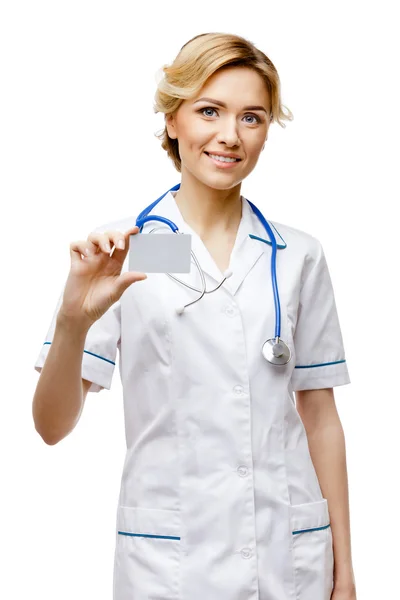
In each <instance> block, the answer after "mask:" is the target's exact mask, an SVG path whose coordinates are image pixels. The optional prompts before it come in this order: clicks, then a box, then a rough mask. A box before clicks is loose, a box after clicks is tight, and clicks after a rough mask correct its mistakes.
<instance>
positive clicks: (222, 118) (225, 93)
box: [166, 67, 271, 189]
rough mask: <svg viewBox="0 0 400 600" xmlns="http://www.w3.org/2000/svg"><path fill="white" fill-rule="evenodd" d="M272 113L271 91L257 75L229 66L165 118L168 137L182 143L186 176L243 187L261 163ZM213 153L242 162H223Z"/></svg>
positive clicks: (227, 186)
mask: <svg viewBox="0 0 400 600" xmlns="http://www.w3.org/2000/svg"><path fill="white" fill-rule="evenodd" d="M264 109H265V110H264ZM270 114H271V113H270V102H269V94H268V90H267V87H266V84H265V82H264V80H263V79H262V77H261V75H259V74H258V73H257V72H256V71H254V70H253V69H249V68H247V67H229V68H225V69H223V70H221V71H217V72H216V73H214V74H213V75H212V76H211V77H210V78H209V79H208V80H207V82H206V84H205V85H204V86H203V88H202V89H201V90H200V92H199V93H198V94H197V96H196V97H194V98H191V99H188V100H184V101H183V102H182V104H181V105H180V107H179V109H178V110H177V111H176V112H175V114H174V115H168V116H167V119H166V126H167V131H168V135H169V136H170V137H171V138H173V139H177V140H178V143H179V154H180V157H181V161H182V176H183V174H184V172H185V171H188V172H189V173H190V174H191V175H192V176H193V177H195V178H197V179H198V180H200V181H201V182H202V183H203V184H205V185H207V186H209V187H212V188H215V189H230V188H232V187H234V186H236V185H238V184H239V183H240V182H241V181H242V180H243V179H244V178H245V177H247V175H249V173H251V171H252V170H253V169H254V167H255V166H256V164H257V161H258V157H259V156H260V152H261V150H262V148H263V145H264V143H265V142H266V140H267V137H268V128H269V124H270ZM210 154H217V155H225V156H226V155H228V156H234V157H237V158H238V159H240V160H238V161H235V162H221V161H219V160H218V159H215V158H212V157H211V156H210Z"/></svg>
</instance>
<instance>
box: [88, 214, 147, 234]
mask: <svg viewBox="0 0 400 600" xmlns="http://www.w3.org/2000/svg"><path fill="white" fill-rule="evenodd" d="M136 219H137V216H136V215H131V216H128V217H121V218H120V219H116V220H115V221H109V222H108V223H103V224H102V225H98V226H97V227H95V228H94V229H93V230H92V233H103V232H104V231H112V230H116V231H121V232H122V233H124V232H125V231H127V230H128V229H131V228H132V227H134V226H135V225H136Z"/></svg>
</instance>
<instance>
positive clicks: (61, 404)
mask: <svg viewBox="0 0 400 600" xmlns="http://www.w3.org/2000/svg"><path fill="white" fill-rule="evenodd" d="M87 331H88V329H87V328H86V327H83V326H81V325H74V324H73V323H72V322H70V321H63V320H62V318H61V317H59V318H58V320H57V325H56V329H55V332H54V336H53V341H52V344H51V346H50V349H49V351H48V354H47V357H46V360H45V363H44V365H43V368H42V371H41V373H40V377H39V381H38V383H37V386H36V390H35V395H34V398H33V404H32V414H33V419H34V423H35V428H36V430H37V431H38V433H39V434H40V435H41V436H42V438H43V439H44V441H45V442H46V443H48V444H54V443H56V442H58V441H59V440H60V439H62V438H64V437H65V436H66V435H67V434H68V433H69V432H70V431H71V430H72V429H73V428H74V426H75V424H76V422H77V420H78V419H79V417H80V414H81V411H82V404H83V402H82V398H83V394H82V375H81V373H82V356H83V350H84V344H85V339H86V335H87Z"/></svg>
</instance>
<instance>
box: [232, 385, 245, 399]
mask: <svg viewBox="0 0 400 600" xmlns="http://www.w3.org/2000/svg"><path fill="white" fill-rule="evenodd" d="M233 391H234V392H235V394H237V395H238V396H241V395H242V394H243V393H244V388H243V386H242V385H235V387H234V388H233Z"/></svg>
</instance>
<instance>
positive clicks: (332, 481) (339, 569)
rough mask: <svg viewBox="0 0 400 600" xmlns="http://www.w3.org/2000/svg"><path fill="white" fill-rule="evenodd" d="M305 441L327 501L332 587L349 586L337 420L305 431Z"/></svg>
mask: <svg viewBox="0 0 400 600" xmlns="http://www.w3.org/2000/svg"><path fill="white" fill-rule="evenodd" d="M307 438H308V445H309V449H310V454H311V458H312V461H313V463H314V467H315V470H316V473H317V476H318V480H319V483H320V487H321V491H322V495H323V497H324V498H326V499H327V501H328V507H329V515H330V523H331V529H332V537H333V551H334V559H335V566H334V580H335V585H338V584H340V585H343V586H348V585H352V584H354V574H353V566H352V558H351V536H350V512H349V490H348V478H347V465H346V448H345V438H344V433H343V428H342V425H341V422H340V419H339V417H338V418H337V419H334V420H333V421H332V422H330V423H329V424H326V425H323V426H321V425H319V426H318V427H316V428H314V429H312V430H309V431H307Z"/></svg>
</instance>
